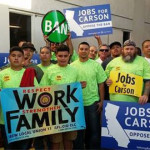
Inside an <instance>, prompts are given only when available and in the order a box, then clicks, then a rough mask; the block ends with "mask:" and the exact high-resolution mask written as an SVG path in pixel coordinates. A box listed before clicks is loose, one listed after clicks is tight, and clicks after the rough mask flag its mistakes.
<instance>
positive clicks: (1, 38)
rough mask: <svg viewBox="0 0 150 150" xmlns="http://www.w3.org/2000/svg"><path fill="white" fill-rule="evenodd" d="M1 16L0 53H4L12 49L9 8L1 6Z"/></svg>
mask: <svg viewBox="0 0 150 150" xmlns="http://www.w3.org/2000/svg"><path fill="white" fill-rule="evenodd" d="M0 14H1V15H0V22H1V23H0V52H1V53H2V52H3V53H4V52H8V51H9V48H10V42H9V41H10V38H9V10H8V6H5V5H0Z"/></svg>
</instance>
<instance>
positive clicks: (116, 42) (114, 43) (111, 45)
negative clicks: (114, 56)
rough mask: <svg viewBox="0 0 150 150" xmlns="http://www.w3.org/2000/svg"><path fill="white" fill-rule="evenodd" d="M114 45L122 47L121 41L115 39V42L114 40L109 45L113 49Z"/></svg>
mask: <svg viewBox="0 0 150 150" xmlns="http://www.w3.org/2000/svg"><path fill="white" fill-rule="evenodd" d="M114 45H118V46H120V47H121V43H120V42H118V41H115V42H113V43H111V44H110V45H109V47H110V49H111V48H112V47H113V46H114Z"/></svg>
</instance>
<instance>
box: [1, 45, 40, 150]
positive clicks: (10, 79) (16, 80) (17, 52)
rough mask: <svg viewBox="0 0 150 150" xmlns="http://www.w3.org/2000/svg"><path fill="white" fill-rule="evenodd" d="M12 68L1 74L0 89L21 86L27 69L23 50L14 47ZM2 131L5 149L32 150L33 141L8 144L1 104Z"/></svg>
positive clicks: (11, 58)
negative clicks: (24, 63) (24, 65)
mask: <svg viewBox="0 0 150 150" xmlns="http://www.w3.org/2000/svg"><path fill="white" fill-rule="evenodd" d="M9 61H10V67H9V68H6V69H4V70H2V71H1V72H0V89H3V88H18V87H20V86H21V80H22V77H23V74H24V72H25V69H24V68H23V67H22V63H23V61H24V53H23V50H22V49H21V48H20V47H18V46H15V47H12V48H11V49H10V54H9ZM34 85H35V86H37V85H38V83H37V80H36V78H34ZM0 129H1V132H2V136H3V139H4V148H6V149H28V148H30V143H31V140H22V141H19V142H13V143H10V144H8V143H7V139H6V133H5V128H4V118H3V114H2V107H1V103H0Z"/></svg>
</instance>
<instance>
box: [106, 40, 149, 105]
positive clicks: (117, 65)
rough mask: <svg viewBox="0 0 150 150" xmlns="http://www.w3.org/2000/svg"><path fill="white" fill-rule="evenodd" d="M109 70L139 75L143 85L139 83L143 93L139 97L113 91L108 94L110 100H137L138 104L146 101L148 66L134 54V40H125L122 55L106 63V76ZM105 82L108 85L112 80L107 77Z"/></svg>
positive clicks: (147, 93)
mask: <svg viewBox="0 0 150 150" xmlns="http://www.w3.org/2000/svg"><path fill="white" fill-rule="evenodd" d="M111 71H118V72H125V73H129V74H134V75H137V76H141V77H142V78H143V81H144V85H141V86H143V93H142V96H140V97H136V96H132V95H126V94H124V95H123V94H118V93H115V94H110V100H112V101H127V102H138V103H140V104H145V103H147V101H148V95H149V91H150V67H149V63H148V62H147V61H146V60H145V59H144V58H143V57H141V56H138V55H137V54H136V44H135V42H134V41H131V40H127V41H125V42H124V46H123V50H122V56H120V57H118V58H115V59H113V60H112V61H111V62H110V63H109V64H108V65H107V67H106V70H105V72H106V75H107V77H108V78H109V76H110V72H111ZM124 82H125V81H124ZM106 84H107V85H108V86H110V85H111V84H112V80H111V79H108V80H107V82H106Z"/></svg>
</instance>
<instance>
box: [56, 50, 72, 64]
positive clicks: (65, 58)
mask: <svg viewBox="0 0 150 150" xmlns="http://www.w3.org/2000/svg"><path fill="white" fill-rule="evenodd" d="M69 57H70V54H69V52H67V51H62V52H60V51H59V52H57V53H56V58H57V62H58V65H59V66H61V67H65V66H67V64H68V62H69Z"/></svg>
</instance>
